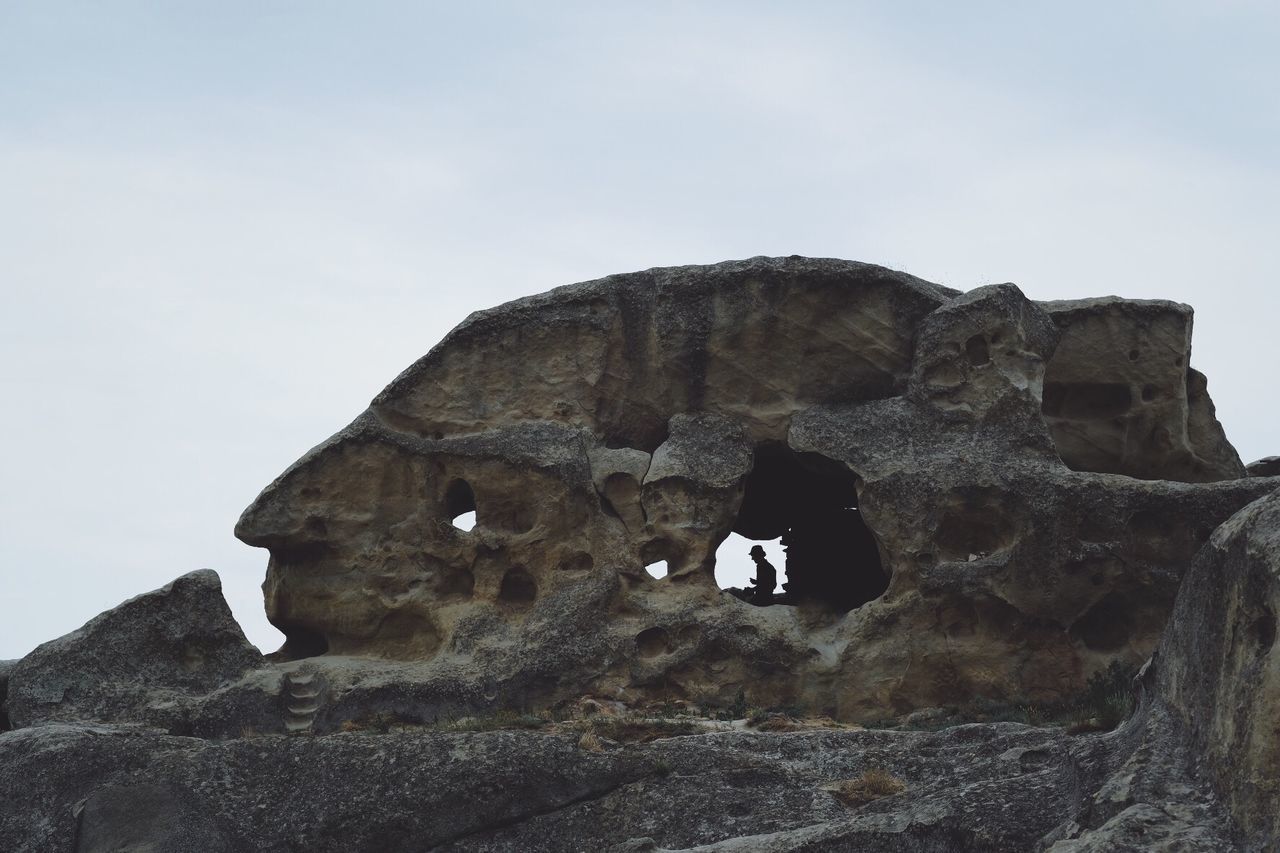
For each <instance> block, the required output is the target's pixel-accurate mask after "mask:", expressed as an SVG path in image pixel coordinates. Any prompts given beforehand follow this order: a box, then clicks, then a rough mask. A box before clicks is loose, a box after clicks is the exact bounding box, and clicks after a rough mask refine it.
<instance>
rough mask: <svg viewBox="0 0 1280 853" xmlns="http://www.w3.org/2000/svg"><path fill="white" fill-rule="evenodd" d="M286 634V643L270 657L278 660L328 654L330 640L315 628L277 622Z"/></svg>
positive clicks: (278, 626)
mask: <svg viewBox="0 0 1280 853" xmlns="http://www.w3.org/2000/svg"><path fill="white" fill-rule="evenodd" d="M276 627H277V628H279V629H280V632H281V633H283V634H284V645H283V646H281V647H280V648H279V649H278V650H277V651H275V652H274V653H272V654H271V655H269V656H268V657H270V658H273V659H276V660H302V659H303V658H314V657H319V656H320V655H323V654H326V653H327V652H328V651H329V641H328V640H327V639H326V638H325V636H324V634H322V633H320V632H319V631H317V630H315V629H314V628H307V627H304V626H301V625H289V624H277V625H276Z"/></svg>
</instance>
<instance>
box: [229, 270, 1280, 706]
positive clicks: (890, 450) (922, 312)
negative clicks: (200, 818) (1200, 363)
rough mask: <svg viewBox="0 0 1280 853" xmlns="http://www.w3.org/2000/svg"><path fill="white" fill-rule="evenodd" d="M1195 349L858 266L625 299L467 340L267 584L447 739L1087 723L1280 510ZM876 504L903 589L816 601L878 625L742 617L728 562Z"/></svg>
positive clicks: (355, 434)
mask: <svg viewBox="0 0 1280 853" xmlns="http://www.w3.org/2000/svg"><path fill="white" fill-rule="evenodd" d="M1190 329H1191V311H1190V309H1189V308H1187V307H1186V306H1183V305H1177V304H1174V303H1169V302H1135V301H1132V300H1121V299H1116V298H1114V297H1109V298H1103V299H1094V300H1080V301H1073V302H1054V303H1046V304H1045V305H1043V306H1041V305H1038V304H1037V303H1035V302H1032V301H1030V300H1028V299H1026V298H1025V297H1024V296H1023V295H1022V293H1021V292H1020V291H1019V290H1018V289H1017V288H1016V287H1014V286H1013V285H995V286H989V287H981V288H978V289H976V290H974V291H971V292H969V293H966V294H958V293H955V292H953V291H949V290H947V289H945V288H941V287H939V286H937V285H933V284H929V283H927V282H924V281H921V280H919V279H915V278H912V277H910V276H907V275H903V274H900V273H893V272H890V271H888V270H884V269H881V268H878V267H873V266H867V265H864V264H855V263H848V262H841V261H820V260H808V259H801V258H788V259H779V260H769V259H753V260H750V261H743V262H739V263H729V264H721V265H717V266H714V267H683V268H676V269H666V270H651V271H649V272H645V273H638V274H635V275H627V276H613V277H610V278H607V279H603V280H600V281H596V282H588V283H586V284H580V285H573V286H570V287H565V288H560V289H558V290H554V291H551V292H550V293H547V294H544V295H541V296H536V297H532V298H529V299H523V300H519V301H517V302H514V303H511V304H509V305H506V306H503V307H500V308H497V309H494V310H492V311H486V312H481V313H479V314H475V315H473V316H472V317H471V318H469V319H468V320H467V321H466V322H464V323H463V324H462V325H461V326H459V327H458V328H457V329H455V330H454V331H453V332H452V333H450V334H449V335H448V336H447V337H446V338H445V340H444V341H443V342H441V343H440V344H439V345H438V346H437V347H436V348H435V349H433V350H432V351H431V352H430V353H429V354H428V355H426V356H425V357H424V358H422V359H421V360H420V361H418V362H417V363H416V364H414V365H412V366H411V367H410V368H409V369H408V370H406V371H405V372H404V373H403V374H401V375H400V376H399V377H397V378H396V380H395V381H394V382H392V383H391V385H389V386H388V387H387V388H386V389H385V390H384V391H383V392H382V393H381V394H379V395H378V396H377V398H376V399H375V400H374V401H373V404H372V405H371V406H370V408H369V410H368V411H367V412H365V413H364V414H363V415H361V416H360V417H359V418H357V419H356V421H355V422H354V423H353V424H352V425H351V426H349V427H347V428H346V429H345V430H343V431H341V432H339V433H338V434H337V435H335V436H334V437H333V438H331V439H330V440H329V441H327V442H325V443H324V444H322V445H320V446H319V447H317V448H316V449H315V450H313V451H311V452H310V453H308V454H307V455H306V456H304V457H303V458H302V459H301V460H299V462H297V463H296V464H295V465H294V466H293V467H291V468H290V469H289V470H288V471H286V472H285V473H284V474H283V475H281V477H280V478H279V479H277V480H276V482H274V483H272V484H271V485H270V486H268V487H267V489H266V490H265V491H264V492H263V493H262V495H260V496H259V498H258V499H257V500H256V501H255V502H254V504H253V505H252V506H251V507H249V509H248V510H246V511H245V513H244V516H243V517H242V518H241V519H240V522H239V524H238V525H237V527H236V533H237V535H238V536H239V537H240V538H241V539H243V540H244V541H246V542H248V543H250V544H253V545H260V546H263V547H266V548H268V549H269V550H270V552H271V561H270V565H269V568H268V573H267V581H266V584H265V586H264V589H265V592H266V600H267V612H268V615H269V617H270V619H271V621H272V622H273V623H274V624H275V625H277V626H278V627H279V628H280V629H281V630H282V631H284V632H285V634H286V635H287V636H288V638H289V640H288V643H287V644H286V646H285V650H284V656H285V657H288V658H291V659H299V658H302V657H307V656H311V655H315V654H319V653H326V654H327V655H329V656H334V655H339V656H346V655H359V656H376V657H380V658H385V659H389V660H397V661H404V662H410V663H411V664H412V666H411V667H406V670H408V669H411V670H412V672H413V675H412V677H411V680H413V681H416V682H419V683H423V684H429V685H431V687H430V689H429V690H425V691H424V692H423V694H422V696H421V697H420V698H417V699H415V702H419V703H421V702H426V703H427V706H428V708H429V706H430V704H431V703H432V702H433V701H435V702H438V703H443V704H444V705H448V704H449V703H451V702H454V701H456V699H457V697H460V696H466V697H477V698H479V699H480V700H483V699H484V697H487V696H492V697H494V700H493V701H495V702H499V703H507V704H523V705H535V706H541V705H549V704H554V703H555V702H557V701H561V700H564V699H569V698H573V697H575V696H578V695H581V694H582V693H583V692H593V693H597V694H601V695H607V696H616V697H622V698H626V699H629V700H632V701H639V700H643V699H662V698H680V699H687V700H694V701H701V702H707V701H717V702H720V703H722V704H727V703H729V702H731V701H732V700H733V698H734V697H735V696H736V694H737V693H738V692H739V691H741V690H745V691H746V692H747V698H748V700H749V701H751V702H754V703H756V704H760V705H802V706H805V707H808V708H812V709H813V710H815V711H818V712H821V713H825V714H830V715H832V716H834V717H836V718H838V719H845V720H859V719H872V718H879V717H884V716H886V715H890V714H898V713H904V712H907V711H910V710H912V709H914V708H920V707H929V706H936V705H941V704H946V703H949V702H958V701H964V700H965V699H968V698H972V697H975V696H982V697H988V698H993V699H1000V700H1008V701H1015V700H1016V701H1050V700H1054V699H1061V698H1063V697H1066V696H1070V695H1074V694H1076V693H1078V692H1079V691H1080V690H1081V689H1082V688H1083V686H1084V684H1085V683H1086V681H1087V679H1088V678H1089V677H1090V676H1091V675H1092V674H1094V673H1095V672H1098V671H1100V670H1102V669H1105V668H1106V667H1107V666H1108V665H1109V663H1110V662H1111V661H1112V660H1115V659H1117V658H1120V659H1123V660H1126V661H1128V662H1130V663H1132V664H1134V665H1137V664H1138V663H1140V662H1141V661H1143V660H1145V659H1146V657H1147V656H1148V655H1149V654H1150V653H1151V651H1152V649H1153V648H1154V646H1155V643H1156V641H1157V639H1158V636H1159V633H1160V630H1161V628H1162V627H1163V625H1164V623H1165V620H1166V619H1167V618H1168V615H1169V611H1170V608H1171V606H1172V602H1173V597H1174V594H1175V593H1176V591H1177V587H1178V581H1179V579H1180V577H1181V575H1182V572H1183V570H1184V569H1185V567H1186V565H1187V564H1188V562H1189V561H1190V559H1191V557H1192V555H1193V554H1194V553H1195V551H1196V549H1197V548H1199V547H1200V545H1201V544H1203V542H1204V541H1205V540H1206V539H1207V538H1208V536H1209V533H1210V532H1211V531H1212V530H1213V528H1214V527H1216V526H1217V525H1218V524H1219V523H1221V522H1222V521H1223V520H1225V519H1226V518H1227V517H1228V516H1229V515H1230V514H1231V513H1232V512H1234V511H1235V510H1237V509H1239V508H1240V507H1241V506H1243V505H1244V504H1245V503H1247V502H1248V501H1250V500H1252V499H1253V498H1255V497H1257V496H1259V495H1262V494H1265V493H1266V492H1267V491H1269V490H1271V489H1273V488H1275V485H1276V483H1275V482H1272V481H1270V480H1255V479H1252V478H1245V477H1244V475H1245V472H1244V468H1243V466H1242V465H1241V464H1240V460H1239V458H1238V457H1237V456H1236V454H1235V451H1234V450H1233V449H1232V448H1231V446H1230V444H1229V443H1227V441H1226V439H1225V438H1224V436H1223V433H1222V429H1221V427H1220V426H1219V425H1218V423H1217V421H1216V420H1215V419H1214V417H1213V406H1212V403H1211V402H1210V401H1209V398H1208V395H1207V393H1206V392H1205V385H1204V380H1203V377H1200V375H1199V374H1197V373H1195V372H1194V371H1192V370H1191V369H1190V366H1189V362H1188V358H1189V354H1190ZM1116 474H1125V475H1129V476H1115V475H1116ZM1139 477H1141V478H1146V479H1142V480H1139V479H1136V478H1139ZM1152 478H1159V479H1152ZM824 502H825V503H824ZM852 505H856V507H857V512H856V513H853V514H852V516H851V521H845V520H840V521H838V523H839V524H845V525H849V524H852V525H855V526H859V527H860V526H861V525H862V524H865V526H866V528H867V530H869V531H870V534H871V535H872V536H874V539H875V541H876V542H877V544H878V554H873V555H871V556H870V557H869V558H862V559H858V558H857V557H856V555H854V554H842V553H831V554H825V555H823V556H824V559H825V562H824V564H823V565H822V566H820V572H821V574H824V575H829V576H844V577H846V578H848V579H849V583H851V584H854V585H857V584H863V585H865V586H867V587H872V588H874V587H875V586H876V584H877V582H878V586H879V588H881V589H884V590H885V591H884V593H883V595H882V596H880V597H879V598H877V599H876V600H874V601H871V602H869V603H866V604H865V605H864V606H862V607H859V608H857V609H855V610H853V611H851V612H846V611H847V609H848V608H847V606H846V607H842V606H840V602H838V601H829V600H828V601H824V600H822V597H821V596H820V595H819V596H816V597H815V598H811V599H809V600H801V601H797V602H796V604H795V606H790V605H778V606H774V607H764V608H761V607H753V606H750V605H748V604H745V603H744V602H742V601H740V600H738V599H737V598H734V597H731V596H728V595H724V594H722V593H721V591H720V590H719V588H718V587H717V584H716V580H715V574H714V572H715V552H716V548H717V547H718V546H719V545H720V543H721V542H722V541H723V540H724V539H725V537H726V536H727V535H728V534H729V532H730V531H733V530H736V531H737V532H739V533H741V534H743V535H744V536H747V537H748V538H753V539H772V538H775V537H777V536H779V535H781V534H782V533H784V532H786V530H787V529H788V528H789V527H792V526H793V525H794V524H795V523H797V521H798V520H803V519H804V518H814V517H819V518H821V517H824V513H825V514H828V515H829V514H830V513H831V512H835V513H839V512H840V511H841V510H842V509H844V508H846V507H848V506H852ZM471 510H474V511H475V512H476V517H477V519H478V520H477V523H476V526H475V528H474V529H472V530H470V531H462V530H459V529H458V528H456V527H454V526H453V525H452V524H451V521H452V519H453V518H454V517H456V516H457V515H458V514H460V513H463V512H466V511H471ZM801 510H802V511H801ZM662 560H665V561H666V562H667V563H668V566H669V569H670V570H669V574H668V575H667V577H665V578H663V579H661V580H654V579H653V578H651V577H649V575H648V574H646V572H645V570H644V567H645V566H646V565H647V564H650V563H653V562H655V561H662ZM886 586H887V588H886ZM322 660H323V659H322ZM429 696H436V697H439V698H438V699H435V700H432V699H430V698H429ZM467 701H468V702H470V701H472V699H470V698H468V700H467ZM399 710H402V711H407V710H408V709H399ZM418 713H420V714H421V713H423V710H422V705H421V704H419V710H418Z"/></svg>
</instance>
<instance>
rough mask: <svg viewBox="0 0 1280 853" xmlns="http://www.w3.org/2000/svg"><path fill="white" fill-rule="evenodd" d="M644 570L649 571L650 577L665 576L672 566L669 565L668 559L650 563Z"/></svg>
mask: <svg viewBox="0 0 1280 853" xmlns="http://www.w3.org/2000/svg"><path fill="white" fill-rule="evenodd" d="M644 570H645V571H646V572H648V573H649V576H650V577H653V578H665V577H666V576H667V572H668V571H669V570H670V567H669V566H668V565H667V561H666V560H659V561H658V562H656V563H650V564H649V565H647V566H645V567H644Z"/></svg>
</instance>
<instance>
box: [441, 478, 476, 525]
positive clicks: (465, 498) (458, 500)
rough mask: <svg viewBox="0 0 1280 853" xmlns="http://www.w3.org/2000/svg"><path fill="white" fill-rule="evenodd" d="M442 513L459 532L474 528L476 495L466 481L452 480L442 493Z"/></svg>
mask: <svg viewBox="0 0 1280 853" xmlns="http://www.w3.org/2000/svg"><path fill="white" fill-rule="evenodd" d="M444 512H445V515H447V516H448V517H449V521H450V522H451V523H452V524H453V526H454V527H456V528H458V529H459V530H471V529H472V528H473V527H475V526H476V494H475V492H473V491H472V490H471V484H470V483H468V482H467V481H466V480H454V481H453V482H452V483H450V484H449V488H448V489H446V490H445V493H444Z"/></svg>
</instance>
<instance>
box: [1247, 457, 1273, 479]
mask: <svg viewBox="0 0 1280 853" xmlns="http://www.w3.org/2000/svg"><path fill="white" fill-rule="evenodd" d="M1245 470H1246V471H1248V472H1249V476H1250V477H1277V476H1280V456H1264V457H1262V458H1261V459H1259V460H1258V461H1257V462H1250V463H1249V464H1248V465H1246V466H1245Z"/></svg>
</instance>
